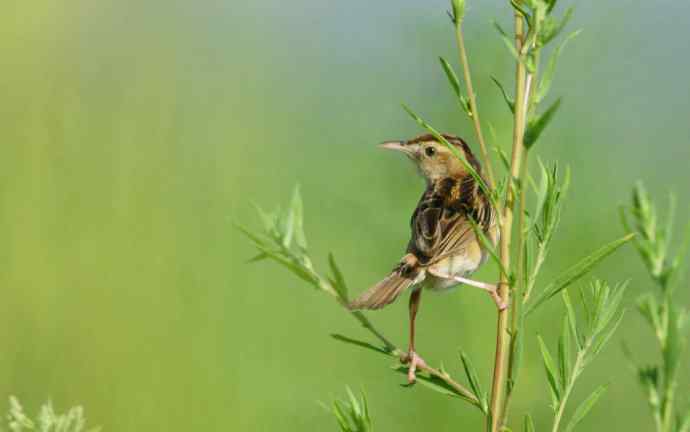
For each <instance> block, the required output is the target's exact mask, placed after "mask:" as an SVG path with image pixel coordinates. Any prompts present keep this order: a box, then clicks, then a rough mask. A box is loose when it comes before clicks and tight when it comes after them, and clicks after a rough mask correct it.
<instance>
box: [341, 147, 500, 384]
mask: <svg viewBox="0 0 690 432" xmlns="http://www.w3.org/2000/svg"><path fill="white" fill-rule="evenodd" d="M443 137H444V138H445V139H446V140H447V141H448V142H449V143H450V144H452V145H453V146H454V147H455V148H456V149H457V150H458V151H459V152H460V153H461V154H462V155H463V156H464V157H465V160H466V161H467V162H468V163H469V164H470V165H471V166H472V167H473V168H474V170H475V171H476V172H477V173H478V174H479V175H480V176H481V167H480V165H479V162H478V161H477V159H476V158H475V157H474V155H473V154H472V151H471V150H470V148H469V146H468V145H467V144H466V143H465V141H463V140H462V139H461V138H458V137H456V136H453V135H443ZM381 147H383V148H385V149H390V150H396V151H400V152H402V153H404V154H405V155H406V156H407V157H409V158H410V159H411V160H412V161H413V162H414V163H415V165H416V166H417V168H418V170H419V172H420V174H421V175H422V176H423V177H424V178H425V179H426V183H427V186H426V190H425V191H424V193H423V194H422V197H421V199H420V200H419V203H418V204H417V208H415V210H414V213H413V214H412V220H411V221H410V225H411V230H412V237H411V239H410V242H409V244H408V246H407V251H406V252H407V254H406V255H405V256H403V257H402V259H401V260H400V262H399V263H398V264H397V265H396V266H395V268H394V269H393V271H392V273H391V274H389V275H388V276H386V278H385V279H383V280H382V281H380V282H379V283H377V284H376V285H374V286H373V287H372V288H370V289H369V290H368V291H366V292H364V293H363V294H362V295H360V296H359V297H358V298H356V299H355V300H353V301H352V302H351V303H350V304H349V307H350V308H351V309H352V310H358V309H380V308H382V307H384V306H386V305H388V304H390V303H392V302H393V301H395V299H396V298H398V296H399V295H400V294H402V292H403V291H405V290H407V289H411V291H412V292H411V295H410V303H409V313H410V344H409V351H408V355H407V357H406V358H405V361H406V362H407V363H409V369H408V381H409V382H410V383H413V382H414V381H415V379H416V377H415V370H416V368H417V367H424V365H425V363H424V360H423V359H422V358H421V357H420V356H419V355H417V353H416V352H415V344H414V342H415V318H416V315H417V311H418V310H419V303H420V299H421V294H422V289H423V288H427V289H431V290H434V291H443V290H447V289H449V288H451V287H454V286H457V285H459V284H466V285H470V286H474V287H477V288H481V289H484V290H486V291H488V292H489V294H490V295H491V297H492V298H493V300H494V301H495V302H496V305H497V306H498V308H499V310H503V309H505V308H506V305H505V304H504V303H503V302H502V301H501V298H500V296H499V295H498V292H497V285H495V284H488V283H484V282H478V281H475V280H472V279H467V277H468V276H469V275H471V274H472V273H473V272H474V271H475V270H477V268H479V266H481V265H482V264H483V263H484V262H485V261H486V259H487V255H488V253H487V251H486V250H485V249H484V248H483V247H482V243H481V242H480V240H479V239H478V236H477V234H476V231H475V228H474V227H473V226H472V221H473V222H474V223H475V224H476V228H477V229H480V230H482V231H483V232H484V234H485V235H486V237H487V239H489V240H490V241H491V242H493V243H494V244H496V242H497V241H498V228H497V224H496V214H495V210H494V209H493V208H492V206H491V204H490V201H489V199H488V197H487V196H486V194H485V193H484V192H483V191H482V189H481V188H480V187H479V184H478V183H477V181H476V180H475V178H474V177H473V176H472V175H470V173H469V172H468V170H467V169H466V168H465V165H464V164H463V163H462V162H461V161H460V160H458V158H457V157H456V156H455V155H454V154H453V153H452V152H451V150H450V149H449V148H448V147H446V145H445V144H443V143H440V142H438V140H436V139H435V138H434V136H432V135H422V136H419V137H417V138H414V139H412V140H409V141H390V142H385V143H383V144H381ZM482 178H483V177H482ZM485 183H486V182H485Z"/></svg>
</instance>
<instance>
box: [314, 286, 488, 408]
mask: <svg viewBox="0 0 690 432" xmlns="http://www.w3.org/2000/svg"><path fill="white" fill-rule="evenodd" d="M319 286H320V288H321V289H322V291H324V292H326V293H328V294H330V295H331V296H333V297H335V299H336V301H337V302H338V304H340V305H341V306H343V307H344V308H345V309H346V310H348V311H349V312H350V314H351V315H352V316H353V317H354V318H355V319H356V320H357V321H358V322H359V323H360V324H361V325H362V327H364V328H365V329H367V330H369V332H370V333H371V334H372V335H374V337H375V338H376V339H378V340H379V341H380V342H381V343H382V344H383V345H384V347H385V349H386V351H387V352H388V353H389V354H390V355H392V356H394V357H396V358H397V359H398V360H399V361H400V362H401V363H404V362H405V360H406V356H407V353H406V352H405V351H403V350H401V349H399V348H398V347H397V346H395V345H394V344H393V343H392V342H391V341H390V340H389V339H388V338H387V337H386V336H384V335H383V333H381V332H380V331H379V330H378V329H377V328H376V327H375V326H374V324H373V323H372V322H371V321H370V320H369V318H367V316H366V315H364V314H363V313H362V312H360V311H351V310H349V309H348V308H347V301H346V300H344V299H343V298H342V297H340V295H339V294H338V292H337V291H336V290H335V289H334V288H333V287H332V286H331V284H330V283H329V282H328V281H326V280H324V279H323V278H320V280H319ZM417 369H419V370H421V371H422V372H426V373H428V374H429V375H431V376H433V377H436V378H438V379H440V380H442V381H443V382H445V383H446V384H448V386H450V387H451V388H452V389H453V390H455V391H456V392H457V393H458V394H460V395H462V396H463V397H464V398H465V399H467V400H468V401H469V402H470V403H471V404H472V405H474V406H476V407H477V408H479V409H481V402H480V401H479V399H477V397H476V396H475V395H474V393H472V392H471V391H470V390H469V389H468V388H467V387H465V386H463V385H462V384H460V383H459V382H457V381H455V380H454V379H453V378H452V377H451V376H450V375H449V374H448V373H446V372H442V371H440V370H439V369H436V368H433V367H431V366H428V365H426V364H422V365H417Z"/></svg>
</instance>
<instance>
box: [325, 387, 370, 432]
mask: <svg viewBox="0 0 690 432" xmlns="http://www.w3.org/2000/svg"><path fill="white" fill-rule="evenodd" d="M346 391H347V400H345V401H341V400H338V399H336V400H334V401H333V403H332V404H331V408H330V410H331V412H332V413H333V416H335V419H336V421H337V422H338V426H339V427H340V430H341V431H342V432H372V431H373V430H374V429H373V427H372V425H371V418H370V417H369V407H368V406H367V398H366V396H365V395H364V392H362V395H361V396H360V398H359V399H357V397H356V396H355V395H354V393H352V390H350V388H349V387H347V388H346Z"/></svg>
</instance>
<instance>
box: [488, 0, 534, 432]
mask: <svg viewBox="0 0 690 432" xmlns="http://www.w3.org/2000/svg"><path fill="white" fill-rule="evenodd" d="M523 41H524V19H523V17H522V15H520V14H519V13H517V12H515V46H516V48H517V52H521V51H522V45H523ZM525 84H526V70H525V65H524V64H523V62H521V61H518V63H517V67H516V72H515V118H514V125H513V152H512V156H511V164H510V176H511V178H510V179H509V180H508V184H507V187H506V198H505V205H504V207H503V218H502V224H501V247H500V252H501V263H502V265H503V267H504V268H510V242H511V235H512V227H513V207H514V205H515V191H514V185H513V183H514V182H515V180H517V179H518V178H519V176H520V172H521V171H520V165H521V162H522V152H523V149H524V146H523V142H522V140H523V136H524V127H525V98H526V94H525V93H526V89H525ZM509 283H510V281H509V280H508V278H507V277H506V276H505V275H501V282H500V286H499V295H500V296H501V299H502V300H503V301H504V302H509V301H510V289H509V288H510V287H509V286H508V285H509ZM507 330H508V309H505V310H503V311H500V312H499V313H498V323H497V331H496V355H495V358H494V373H493V382H492V385H491V403H490V409H491V411H490V412H491V416H490V418H491V424H490V425H489V426H490V427H489V428H488V429H489V430H490V431H491V432H497V431H498V427H499V423H500V420H501V418H502V415H501V407H502V398H503V391H504V388H505V376H506V373H505V369H506V357H507V353H508V350H507V347H508V346H507V339H508V331H507Z"/></svg>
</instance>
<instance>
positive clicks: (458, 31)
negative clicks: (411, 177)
mask: <svg viewBox="0 0 690 432" xmlns="http://www.w3.org/2000/svg"><path fill="white" fill-rule="evenodd" d="M455 39H456V40H457V43H458V50H459V51H460V52H459V54H460V63H462V71H463V74H464V77H465V85H466V87H467V96H468V97H469V102H470V111H471V112H472V121H473V123H474V132H475V133H476V134H477V140H478V141H479V150H480V152H481V154H482V162H483V163H484V166H485V167H486V171H487V175H488V177H489V187H493V185H494V184H495V179H494V170H493V167H492V166H491V160H490V159H489V153H488V151H487V150H486V143H485V141H484V135H483V134H482V125H481V122H480V120H479V109H477V98H476V97H475V95H474V87H473V85H472V75H471V73H470V65H469V61H468V60H467V50H466V49H465V38H464V36H463V35H462V25H461V23H460V21H458V22H457V23H456V24H455Z"/></svg>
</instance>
